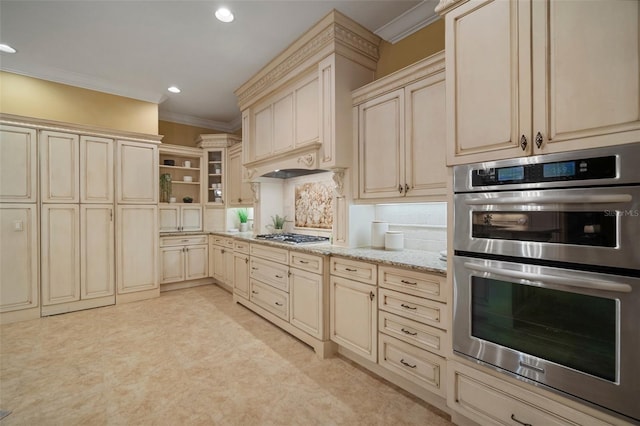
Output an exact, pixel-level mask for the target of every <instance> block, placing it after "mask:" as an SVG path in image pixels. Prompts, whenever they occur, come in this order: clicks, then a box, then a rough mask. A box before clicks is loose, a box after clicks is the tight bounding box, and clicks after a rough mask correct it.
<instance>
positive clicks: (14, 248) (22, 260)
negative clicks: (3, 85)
mask: <svg viewBox="0 0 640 426" xmlns="http://www.w3.org/2000/svg"><path fill="white" fill-rule="evenodd" d="M3 137H4V136H3ZM4 141H5V139H3V140H2V143H3V144H4ZM4 164H5V162H4V161H3V162H2V165H3V166H4ZM23 189H24V188H23ZM38 231H39V226H38V216H37V206H36V204H26V203H25V204H16V203H3V204H0V272H1V274H2V279H0V295H1V296H2V297H1V299H0V312H1V313H4V312H12V311H18V310H23V309H29V308H37V307H38V306H39V297H38V295H39V291H38V288H39V264H40V263H39V247H38ZM37 316H39V313H38V315H37Z"/></svg>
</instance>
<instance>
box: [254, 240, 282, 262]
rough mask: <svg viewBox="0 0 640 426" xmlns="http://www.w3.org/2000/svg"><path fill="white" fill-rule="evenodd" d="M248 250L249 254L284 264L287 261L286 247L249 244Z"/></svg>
mask: <svg viewBox="0 0 640 426" xmlns="http://www.w3.org/2000/svg"><path fill="white" fill-rule="evenodd" d="M249 250H250V253H251V256H258V257H261V258H263V259H267V260H273V261H274V262H279V263H283V264H285V265H286V264H288V263H289V250H286V249H281V248H277V247H267V246H264V245H261V244H250V246H249Z"/></svg>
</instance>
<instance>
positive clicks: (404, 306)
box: [400, 303, 418, 310]
mask: <svg viewBox="0 0 640 426" xmlns="http://www.w3.org/2000/svg"><path fill="white" fill-rule="evenodd" d="M400 306H402V307H403V308H407V309H414V310H415V309H418V308H417V307H411V306H409V305H405V304H404V303H402V304H401V305H400Z"/></svg>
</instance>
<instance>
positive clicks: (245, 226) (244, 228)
mask: <svg viewBox="0 0 640 426" xmlns="http://www.w3.org/2000/svg"><path fill="white" fill-rule="evenodd" d="M248 230H249V224H248V223H247V222H244V223H240V232H247V231H248Z"/></svg>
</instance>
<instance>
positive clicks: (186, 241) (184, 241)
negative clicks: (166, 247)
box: [181, 240, 189, 243]
mask: <svg viewBox="0 0 640 426" xmlns="http://www.w3.org/2000/svg"><path fill="white" fill-rule="evenodd" d="M181 241H182V242H183V243H188V242H189V240H181Z"/></svg>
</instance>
